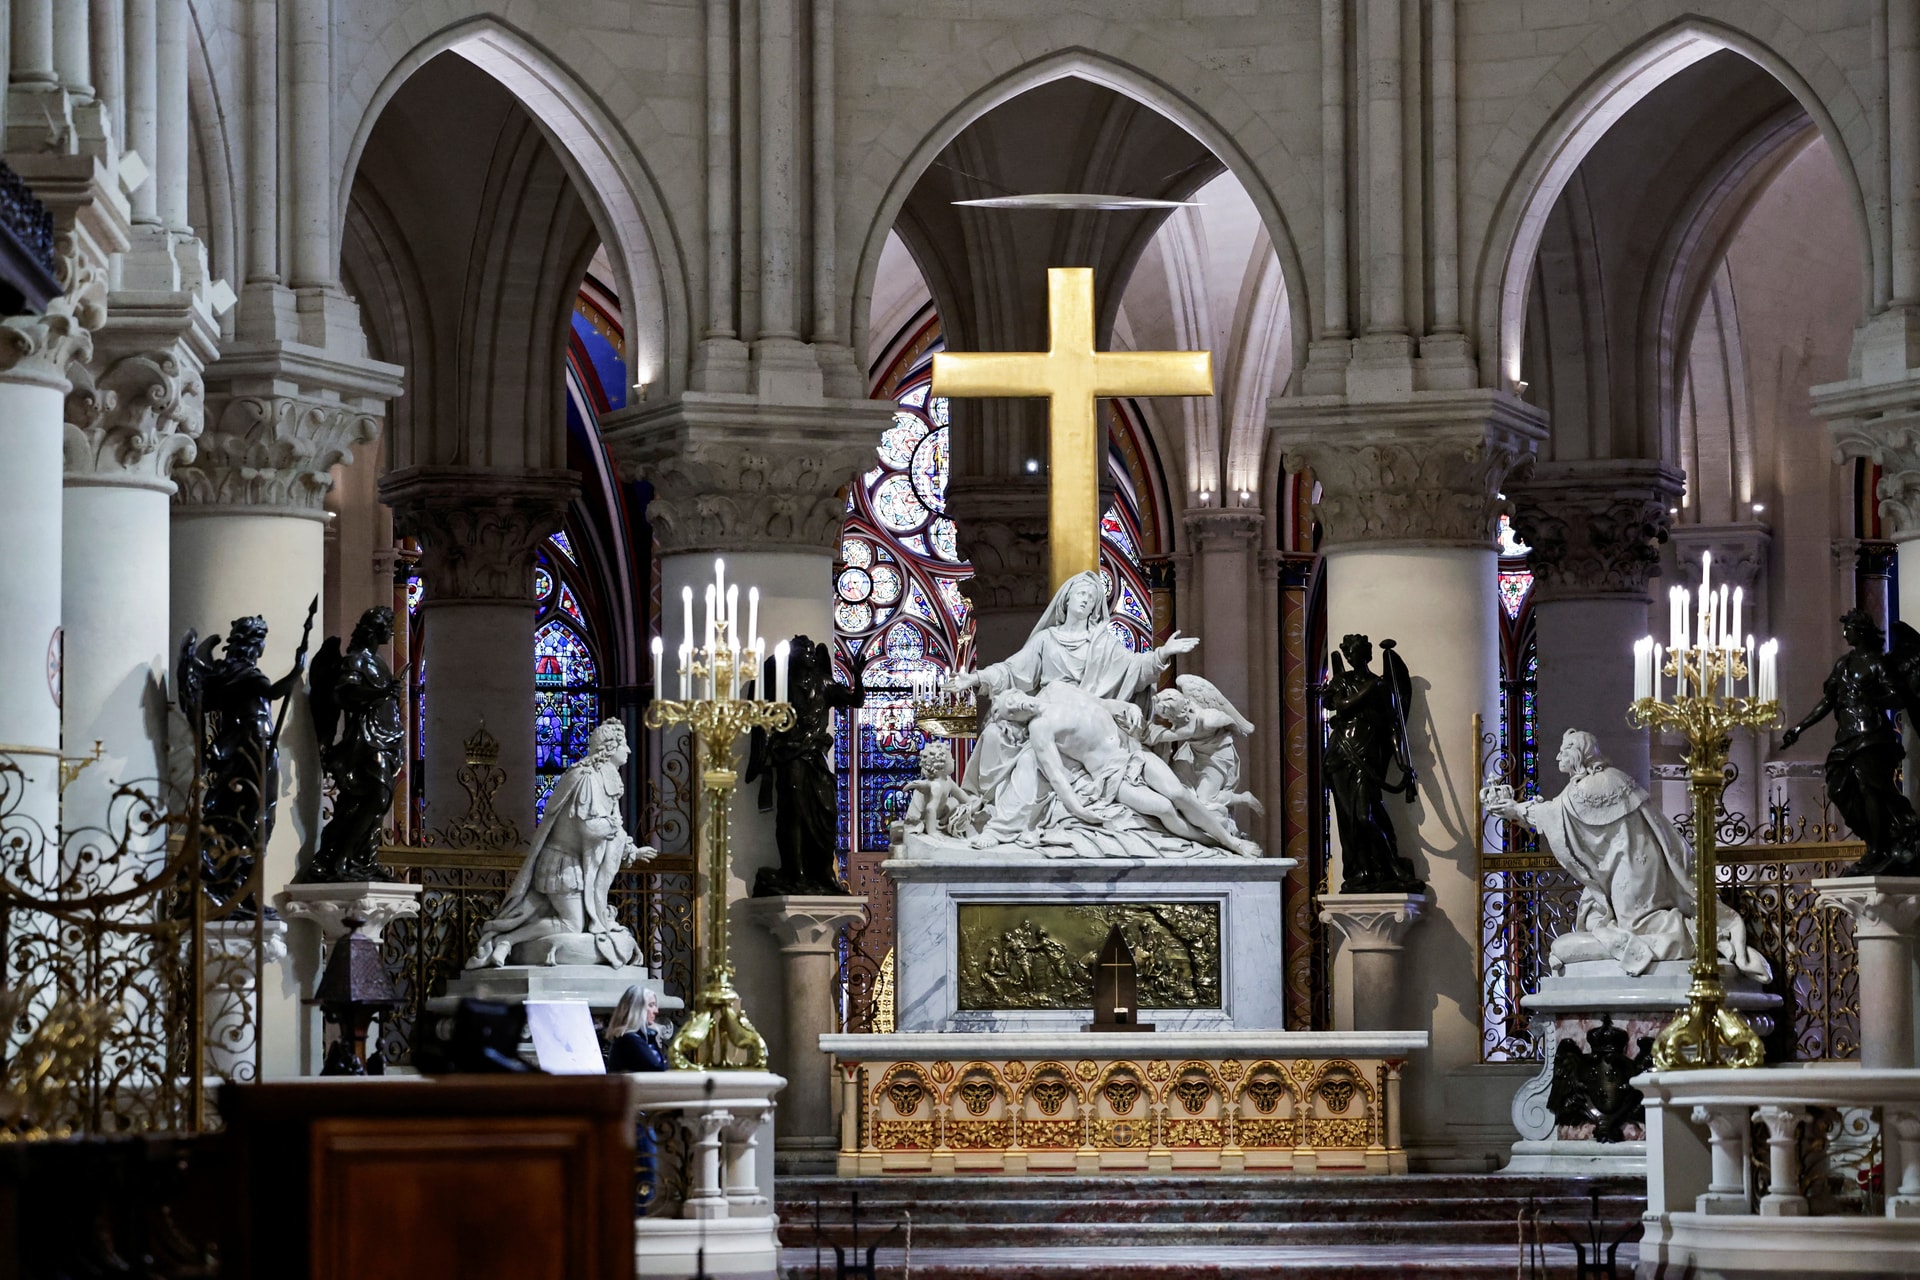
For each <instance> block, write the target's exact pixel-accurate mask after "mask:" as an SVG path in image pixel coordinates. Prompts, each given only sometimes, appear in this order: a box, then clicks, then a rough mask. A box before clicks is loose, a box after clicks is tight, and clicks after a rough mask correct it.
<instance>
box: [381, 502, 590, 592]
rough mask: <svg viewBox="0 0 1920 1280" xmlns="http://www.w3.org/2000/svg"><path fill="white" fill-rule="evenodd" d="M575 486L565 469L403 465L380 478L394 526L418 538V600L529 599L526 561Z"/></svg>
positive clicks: (559, 517) (557, 521)
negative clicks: (422, 584)
mask: <svg viewBox="0 0 1920 1280" xmlns="http://www.w3.org/2000/svg"><path fill="white" fill-rule="evenodd" d="M579 490H580V477H579V476H578V475H576V474H575V473H574V472H571V471H501V470H484V469H481V468H478V467H408V468H406V469H404V470H401V471H395V472H392V473H390V474H388V475H386V476H384V477H382V478H381V481H380V498H381V501H383V502H385V503H386V504H387V505H388V506H390V507H392V508H393V514H394V523H395V526H396V527H397V528H398V529H399V530H400V531H401V532H403V533H408V534H412V535H413V536H415V537H417V538H419V539H420V551H421V556H420V568H421V573H422V574H423V576H424V577H425V578H426V580H427V583H428V584H429V586H428V591H427V600H426V603H427V604H429V605H443V604H452V603H466V604H512V605H527V606H531V605H532V604H533V598H534V597H533V560H534V556H535V554H536V553H538V551H539V550H540V544H541V543H542V542H543V541H545V540H546V539H547V538H548V537H549V536H551V535H552V534H553V532H554V531H555V530H556V529H558V528H559V527H560V525H561V523H562V521H564V520H565V519H566V515H567V503H569V502H571V501H572V500H573V496H574V495H575V494H576V493H578V492H579Z"/></svg>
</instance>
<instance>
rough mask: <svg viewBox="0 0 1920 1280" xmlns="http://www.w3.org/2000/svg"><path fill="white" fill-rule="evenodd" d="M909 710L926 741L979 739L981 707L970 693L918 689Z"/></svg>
mask: <svg viewBox="0 0 1920 1280" xmlns="http://www.w3.org/2000/svg"><path fill="white" fill-rule="evenodd" d="M910 709H911V710H912V712H913V722H914V724H916V725H918V726H919V728H920V732H922V733H924V734H926V735H927V736H928V737H929V738H947V739H949V740H951V739H956V738H960V739H971V738H978V737H979V736H980V704H979V703H978V702H976V701H975V700H974V698H973V695H972V694H966V693H942V692H938V691H935V690H930V689H917V690H915V692H914V695H913V698H912V701H911V704H910Z"/></svg>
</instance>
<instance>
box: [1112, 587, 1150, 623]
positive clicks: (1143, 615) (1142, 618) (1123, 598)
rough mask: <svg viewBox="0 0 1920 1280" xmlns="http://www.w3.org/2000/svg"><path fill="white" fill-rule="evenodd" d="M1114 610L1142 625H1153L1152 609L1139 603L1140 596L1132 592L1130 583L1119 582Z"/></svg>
mask: <svg viewBox="0 0 1920 1280" xmlns="http://www.w3.org/2000/svg"><path fill="white" fill-rule="evenodd" d="M1115 611H1116V612H1118V613H1120V614H1123V615H1125V616H1126V617H1129V618H1132V619H1133V620H1134V621H1136V622H1138V623H1140V624H1141V625H1143V626H1147V627H1151V626H1152V625H1153V611H1152V610H1150V609H1148V608H1147V607H1146V606H1145V605H1143V604H1141V603H1140V597H1139V596H1137V595H1135V594H1134V591H1133V586H1132V584H1131V583H1126V582H1122V583H1121V584H1120V599H1119V600H1118V601H1117V602H1115Z"/></svg>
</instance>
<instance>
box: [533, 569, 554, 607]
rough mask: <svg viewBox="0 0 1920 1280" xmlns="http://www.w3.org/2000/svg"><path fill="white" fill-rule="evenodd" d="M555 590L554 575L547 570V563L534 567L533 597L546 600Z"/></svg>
mask: <svg viewBox="0 0 1920 1280" xmlns="http://www.w3.org/2000/svg"><path fill="white" fill-rule="evenodd" d="M552 591H553V575H552V574H550V573H548V572H547V568H546V566H545V565H538V564H537V565H535V566H534V567H533V598H534V599H535V600H545V599H546V598H547V596H548V595H549V594H550V593H551V592H552Z"/></svg>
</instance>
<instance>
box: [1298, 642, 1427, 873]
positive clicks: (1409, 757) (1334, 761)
mask: <svg viewBox="0 0 1920 1280" xmlns="http://www.w3.org/2000/svg"><path fill="white" fill-rule="evenodd" d="M1343 655H1344V658H1345V661H1342V656H1343ZM1372 661H1373V642H1372V641H1371V640H1370V639H1368V637H1366V636H1363V635H1349V636H1344V637H1342V638H1341V640H1340V648H1339V651H1338V652H1336V653H1334V654H1333V655H1332V657H1331V659H1330V663H1331V666H1332V668H1333V675H1332V678H1331V679H1329V680H1328V681H1327V687H1326V692H1325V693H1324V694H1323V695H1322V700H1321V705H1322V706H1324V707H1325V708H1326V710H1327V713H1328V716H1329V720H1328V724H1327V758H1326V764H1327V784H1328V787H1329V789H1330V790H1331V791H1332V792H1333V814H1334V821H1335V824H1336V826H1337V828H1338V830H1339V832H1340V866H1341V871H1342V877H1343V878H1342V880H1341V884H1340V892H1342V893H1421V892H1424V891H1425V890H1426V887H1427V886H1426V883H1425V882H1424V881H1422V880H1421V879H1420V878H1419V876H1418V875H1416V874H1415V873H1414V869H1413V863H1412V862H1410V861H1408V860H1407V859H1406V858H1403V857H1401V856H1400V846H1399V841H1398V839H1397V838H1396V837H1395V835H1394V830H1393V816H1392V815H1391V814H1390V813H1388V812H1387V805H1386V796H1388V795H1389V794H1397V795H1402V796H1405V797H1406V801H1407V803H1408V804H1412V803H1413V802H1414V800H1415V798H1416V797H1415V792H1414V783H1415V781H1416V775H1415V773H1414V770H1413V751H1412V748H1411V746H1410V745H1409V744H1408V741H1407V707H1408V705H1409V703H1410V701H1411V699H1412V696H1413V677H1412V676H1411V675H1410V674H1409V673H1408V671H1407V664H1406V663H1405V662H1403V661H1401V658H1400V655H1399V653H1398V652H1397V651H1396V650H1395V648H1394V643H1393V641H1391V640H1382V641H1381V642H1380V671H1379V672H1378V673H1376V672H1374V671H1373V670H1372V669H1371V668H1370V667H1369V665H1368V664H1369V663H1371V662H1372ZM1396 771H1397V772H1398V774H1399V778H1398V780H1395V779H1393V778H1392V777H1391V776H1390V775H1391V774H1393V773H1394V772H1396Z"/></svg>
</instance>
